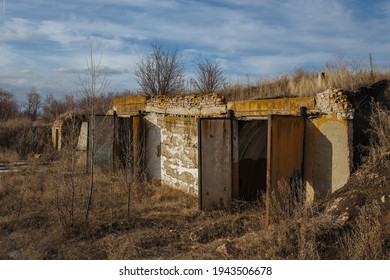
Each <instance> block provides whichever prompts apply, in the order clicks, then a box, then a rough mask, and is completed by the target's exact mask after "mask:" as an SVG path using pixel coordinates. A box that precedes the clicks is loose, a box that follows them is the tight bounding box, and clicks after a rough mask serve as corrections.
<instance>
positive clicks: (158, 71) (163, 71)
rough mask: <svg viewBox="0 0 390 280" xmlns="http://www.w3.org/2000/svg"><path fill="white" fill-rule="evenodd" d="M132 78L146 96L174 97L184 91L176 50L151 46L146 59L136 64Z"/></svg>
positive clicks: (181, 69)
mask: <svg viewBox="0 0 390 280" xmlns="http://www.w3.org/2000/svg"><path fill="white" fill-rule="evenodd" d="M134 77H135V79H136V80H137V82H138V84H139V85H140V86H141V88H142V90H143V92H144V94H146V95H147V96H157V95H163V94H165V95H174V94H177V93H179V92H181V91H183V90H184V70H183V65H182V62H181V56H180V55H179V53H178V51H177V50H169V49H166V48H163V47H162V46H160V45H158V44H155V45H152V50H151V53H150V55H149V56H148V57H146V58H144V59H142V60H141V61H140V62H139V63H137V66H136V70H135V71H134Z"/></svg>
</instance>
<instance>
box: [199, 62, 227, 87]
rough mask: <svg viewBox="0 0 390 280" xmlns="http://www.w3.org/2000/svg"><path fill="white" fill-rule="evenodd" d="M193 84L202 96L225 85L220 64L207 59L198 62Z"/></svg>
mask: <svg viewBox="0 0 390 280" xmlns="http://www.w3.org/2000/svg"><path fill="white" fill-rule="evenodd" d="M194 83H195V86H196V87H197V88H198V89H199V90H200V92H201V93H203V94H207V93H211V92H215V91H217V90H219V89H220V88H221V87H222V86H223V85H224V84H225V83H226V77H225V74H224V72H223V69H222V67H221V64H220V62H219V61H217V60H215V59H209V58H206V59H204V60H202V61H200V62H199V63H198V71H197V72H196V74H195V80H194Z"/></svg>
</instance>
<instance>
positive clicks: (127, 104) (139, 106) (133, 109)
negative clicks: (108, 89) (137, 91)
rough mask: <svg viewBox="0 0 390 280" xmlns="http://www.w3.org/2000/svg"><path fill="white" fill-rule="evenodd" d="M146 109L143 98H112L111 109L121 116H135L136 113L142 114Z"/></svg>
mask: <svg viewBox="0 0 390 280" xmlns="http://www.w3.org/2000/svg"><path fill="white" fill-rule="evenodd" d="M145 107H146V97H145V96H127V97H120V98H114V100H113V109H114V111H116V113H117V114H118V115H119V116H121V115H135V114H138V112H140V111H141V112H144V111H145Z"/></svg>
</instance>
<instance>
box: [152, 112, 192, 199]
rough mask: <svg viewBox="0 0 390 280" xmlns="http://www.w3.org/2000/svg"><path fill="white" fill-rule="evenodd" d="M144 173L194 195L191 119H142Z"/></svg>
mask: <svg viewBox="0 0 390 280" xmlns="http://www.w3.org/2000/svg"><path fill="white" fill-rule="evenodd" d="M145 119H146V170H147V174H148V176H149V178H153V179H161V183H162V184H167V185H170V186H173V187H177V188H182V189H185V190H188V191H190V192H195V191H198V128H197V119H196V118H195V117H186V116H183V117H180V116H165V115H161V114H155V113H150V114H148V115H147V116H146V117H145Z"/></svg>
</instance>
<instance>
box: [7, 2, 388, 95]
mask: <svg viewBox="0 0 390 280" xmlns="http://www.w3.org/2000/svg"><path fill="white" fill-rule="evenodd" d="M0 1H2V2H3V3H1V4H2V5H1V8H0V11H1V14H0V16H1V20H0V88H3V89H6V90H9V91H11V92H13V93H14V95H15V97H16V99H17V100H20V101H21V100H23V99H25V98H26V94H27V93H28V92H29V91H30V90H31V88H32V87H35V88H36V90H37V91H38V92H39V93H40V94H41V96H43V97H44V96H46V95H48V94H52V95H53V96H54V97H56V98H62V97H63V96H65V95H67V94H77V93H78V92H80V85H79V83H78V81H79V78H80V76H81V75H84V74H85V70H86V67H87V57H88V55H89V54H90V53H91V49H92V53H93V55H94V57H95V58H96V59H97V60H100V61H101V62H100V66H101V67H102V68H104V69H106V72H107V73H108V76H107V79H108V87H107V88H106V91H111V92H121V91H123V90H128V89H130V90H137V89H139V86H138V84H137V82H136V80H135V79H134V77H133V72H134V69H135V67H136V65H137V63H138V62H139V61H140V60H141V59H142V58H144V57H145V56H146V55H147V54H148V52H150V46H151V44H156V43H158V44H160V45H161V46H163V47H166V48H169V49H177V50H178V51H179V52H180V54H181V55H182V58H183V62H184V67H185V71H186V77H187V79H190V78H191V76H192V75H193V73H194V72H195V71H196V63H197V62H198V61H199V60H201V59H203V58H212V59H216V60H218V61H220V63H221V65H222V67H223V69H224V71H225V73H226V75H227V76H228V81H229V82H230V83H235V82H242V83H247V82H248V81H251V82H252V81H253V82H255V81H257V80H260V79H272V78H274V77H277V76H280V75H289V74H291V73H292V72H293V71H294V69H296V68H302V69H304V70H307V71H321V69H323V68H324V66H325V64H326V63H327V62H331V61H333V60H335V58H336V57H344V58H345V59H346V60H350V61H352V60H353V61H358V62H359V63H361V65H365V66H367V65H368V57H369V53H371V54H372V57H373V62H374V65H375V66H376V67H384V68H390V67H389V66H390V32H389V27H390V1H388V0H386V1H384V0H378V1H376V0H370V1H367V0H356V1H354V0H345V1H342V0H289V1H287V0H285V1H282V0H257V1H255V0H253V1H252V0H208V1H192V0H165V1H157V0H77V1H76V0H66V1H65V0H63V1H58V0H33V1H31V0H26V1H24V0H20V1H19V0H12V1H11V0H0Z"/></svg>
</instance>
